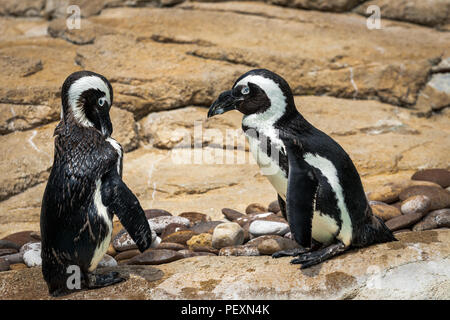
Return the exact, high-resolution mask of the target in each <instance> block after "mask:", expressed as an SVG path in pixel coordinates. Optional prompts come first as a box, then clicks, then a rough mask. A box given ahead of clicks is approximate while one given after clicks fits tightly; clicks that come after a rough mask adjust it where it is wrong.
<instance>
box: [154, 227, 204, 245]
mask: <svg viewBox="0 0 450 320" xmlns="http://www.w3.org/2000/svg"><path fill="white" fill-rule="evenodd" d="M195 235H196V233H195V232H194V231H191V230H182V231H177V232H174V233H172V234H169V235H168V236H167V237H165V238H163V239H162V242H163V243H164V242H174V243H179V244H183V245H185V244H186V242H187V241H188V240H189V239H190V238H192V237H193V236H195Z"/></svg>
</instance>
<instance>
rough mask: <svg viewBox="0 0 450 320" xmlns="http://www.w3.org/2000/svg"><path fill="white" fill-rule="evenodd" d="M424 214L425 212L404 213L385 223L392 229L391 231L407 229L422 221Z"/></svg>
mask: <svg viewBox="0 0 450 320" xmlns="http://www.w3.org/2000/svg"><path fill="white" fill-rule="evenodd" d="M424 215H425V213H423V212H415V213H411V214H403V215H401V216H398V217H395V218H392V219H390V220H388V221H386V222H385V224H386V226H387V227H388V228H389V229H391V231H396V230H400V229H405V228H408V227H410V226H412V225H413V224H415V223H416V222H418V221H420V220H421V219H422V218H423V216H424Z"/></svg>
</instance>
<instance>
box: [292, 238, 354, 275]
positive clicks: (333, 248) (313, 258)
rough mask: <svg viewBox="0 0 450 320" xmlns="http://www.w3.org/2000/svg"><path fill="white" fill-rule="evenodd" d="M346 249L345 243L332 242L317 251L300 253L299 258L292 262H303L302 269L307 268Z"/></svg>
mask: <svg viewBox="0 0 450 320" xmlns="http://www.w3.org/2000/svg"><path fill="white" fill-rule="evenodd" d="M346 249H347V248H346V247H345V245H344V244H343V243H337V244H332V245H330V246H328V247H326V248H323V249H320V250H317V251H312V252H306V253H303V254H300V256H299V257H298V258H295V259H293V260H291V264H301V267H300V269H306V268H309V267H311V266H314V265H316V264H319V263H321V262H323V261H325V260H327V259H330V258H332V257H335V256H337V255H339V254H341V253H342V252H344V251H345V250H346Z"/></svg>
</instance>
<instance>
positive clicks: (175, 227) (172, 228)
mask: <svg viewBox="0 0 450 320" xmlns="http://www.w3.org/2000/svg"><path fill="white" fill-rule="evenodd" d="M183 230H190V228H188V227H186V226H185V225H183V224H179V223H171V224H169V225H168V226H167V227H166V228H165V229H164V231H163V232H162V233H161V238H163V239H164V238H165V237H167V236H168V235H170V234H172V233H175V232H178V231H183Z"/></svg>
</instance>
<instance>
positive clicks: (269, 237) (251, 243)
mask: <svg viewBox="0 0 450 320" xmlns="http://www.w3.org/2000/svg"><path fill="white" fill-rule="evenodd" d="M281 238H283V237H282V236H278V235H275V234H270V235H265V236H259V237H256V238H253V239H251V240H250V241H248V242H247V243H246V244H245V245H246V246H254V247H257V246H259V244H260V243H261V242H263V241H265V240H272V239H274V240H277V239H281Z"/></svg>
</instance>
